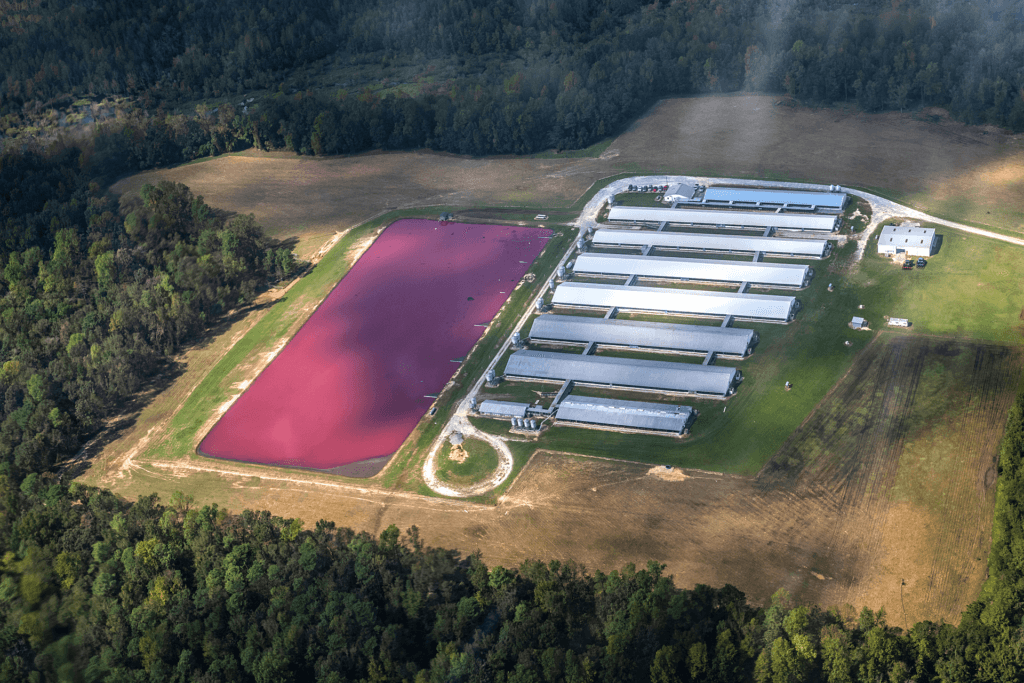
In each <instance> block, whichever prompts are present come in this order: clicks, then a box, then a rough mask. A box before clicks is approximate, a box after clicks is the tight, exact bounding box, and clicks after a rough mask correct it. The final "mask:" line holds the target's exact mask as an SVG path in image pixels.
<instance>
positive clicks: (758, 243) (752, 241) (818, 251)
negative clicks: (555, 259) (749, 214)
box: [593, 229, 828, 258]
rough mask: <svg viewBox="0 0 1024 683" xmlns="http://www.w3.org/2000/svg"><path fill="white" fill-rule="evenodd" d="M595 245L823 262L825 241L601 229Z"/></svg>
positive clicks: (594, 238)
mask: <svg viewBox="0 0 1024 683" xmlns="http://www.w3.org/2000/svg"><path fill="white" fill-rule="evenodd" d="M593 242H594V244H595V245H604V246H613V245H614V246H619V245H639V246H648V245H650V246H654V247H669V248H674V249H693V250H702V249H707V250H710V251H742V252H750V253H754V252H758V251H761V252H764V253H765V254H782V255H794V256H810V257H813V258H822V257H823V256H824V255H825V247H826V246H827V245H828V242H827V241H826V240H804V239H793V238H786V237H747V236H745V235H704V234H694V233H685V232H655V231H654V230H613V229H602V230H598V231H597V232H595V233H594V237H593Z"/></svg>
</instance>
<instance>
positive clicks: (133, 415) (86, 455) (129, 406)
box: [56, 359, 186, 481]
mask: <svg viewBox="0 0 1024 683" xmlns="http://www.w3.org/2000/svg"><path fill="white" fill-rule="evenodd" d="M185 368H186V364H185V363H182V362H181V361H178V360H173V359H168V360H165V361H164V362H163V363H161V365H160V366H159V367H158V368H157V370H156V371H155V372H154V373H153V374H152V375H150V376H149V377H148V378H147V379H146V380H145V381H144V382H143V384H142V387H141V388H140V389H139V391H137V392H136V393H134V394H133V395H131V396H129V397H128V398H126V399H125V400H123V401H121V402H120V403H119V404H117V405H115V406H112V407H111V409H110V413H109V415H107V417H106V418H105V420H104V425H103V427H101V428H100V430H98V431H96V432H93V433H92V434H86V435H83V437H82V440H83V442H84V445H83V447H82V449H81V450H79V452H78V453H77V454H75V455H74V456H72V457H71V458H69V459H67V460H64V461H62V462H59V463H57V465H56V468H57V470H58V471H59V472H60V477H61V479H62V480H68V481H70V480H72V479H77V478H78V477H80V476H82V475H83V474H85V473H86V472H88V471H89V469H91V468H92V460H93V458H95V457H96V456H97V455H99V454H100V453H102V452H103V450H104V449H105V448H106V447H107V446H109V445H110V444H112V443H113V442H115V441H117V440H118V439H120V438H121V437H122V436H124V435H125V434H127V433H128V432H129V431H131V429H132V428H133V427H134V426H135V423H136V422H137V421H138V418H139V415H140V414H141V413H142V411H143V410H144V409H145V408H146V407H147V406H148V405H150V403H152V402H153V400H154V399H155V398H156V397H157V396H159V395H160V394H161V393H163V392H164V391H165V390H167V389H168V388H170V387H171V385H173V384H174V382H175V381H176V380H177V379H178V378H179V377H181V375H182V374H183V373H184V372H185Z"/></svg>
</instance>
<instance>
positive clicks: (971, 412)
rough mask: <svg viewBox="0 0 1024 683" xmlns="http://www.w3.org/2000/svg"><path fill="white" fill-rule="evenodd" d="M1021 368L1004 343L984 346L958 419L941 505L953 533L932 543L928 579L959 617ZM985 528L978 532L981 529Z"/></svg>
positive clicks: (983, 537) (978, 352)
mask: <svg viewBox="0 0 1024 683" xmlns="http://www.w3.org/2000/svg"><path fill="white" fill-rule="evenodd" d="M1019 370H1020V361H1019V358H1018V357H1017V356H1016V355H1015V354H1013V353H1012V352H1010V351H1009V350H1008V349H1005V348H1002V347H992V346H980V347H978V348H977V349H976V351H975V358H974V364H973V368H972V378H971V379H972V381H971V383H970V389H969V396H968V398H967V400H966V401H965V405H964V410H962V411H961V413H960V416H959V420H958V421H957V426H958V429H957V439H956V441H955V444H954V449H953V453H954V454H955V455H954V457H955V462H956V463H957V467H956V469H955V470H954V472H953V473H952V475H951V476H950V477H949V478H948V480H947V482H946V486H945V487H944V495H943V502H942V508H943V512H944V513H949V515H950V516H949V519H950V522H949V523H948V524H947V525H946V527H947V528H948V529H951V530H952V533H949V532H947V533H945V534H943V535H942V536H941V538H940V541H939V543H937V544H934V545H933V552H932V554H931V555H932V557H931V562H930V566H929V571H928V576H929V579H930V581H929V585H930V587H931V588H932V589H933V590H936V591H938V593H939V594H940V595H941V596H943V599H942V600H941V601H940V602H939V603H938V604H937V605H936V607H938V608H939V609H941V610H943V611H945V612H947V613H948V614H949V615H950V617H951V618H955V617H956V613H957V612H958V611H959V609H962V607H963V605H964V604H965V603H966V602H967V601H968V600H969V599H970V598H971V597H972V596H969V595H965V590H966V586H965V585H964V584H965V583H966V582H967V579H968V576H969V575H970V573H971V570H972V565H973V564H974V563H975V562H977V561H978V560H977V559H976V553H978V552H979V551H980V552H982V553H984V552H986V549H985V547H984V546H985V541H986V540H987V536H988V533H989V529H990V525H991V519H990V515H989V514H988V510H987V504H986V498H987V497H988V492H987V490H986V489H985V485H984V478H985V472H986V470H987V468H988V466H989V463H991V462H992V454H993V453H995V452H996V451H997V449H998V444H999V440H1000V437H1001V434H1002V430H1003V424H1002V416H1004V415H1005V414H1006V412H1007V411H1008V410H1009V407H1010V404H1011V403H1012V400H1013V393H1014V392H1013V389H1014V387H1015V385H1016V378H1017V376H1018V373H1019ZM981 528H984V529H985V531H983V532H981V533H980V535H977V536H976V533H975V532H976V531H977V530H978V529H981Z"/></svg>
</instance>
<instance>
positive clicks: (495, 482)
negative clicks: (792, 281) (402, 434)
mask: <svg viewBox="0 0 1024 683" xmlns="http://www.w3.org/2000/svg"><path fill="white" fill-rule="evenodd" d="M674 183H699V184H701V185H711V184H712V183H713V184H717V185H723V184H727V185H736V186H750V187H763V186H765V185H770V186H771V187H781V188H786V189H791V190H815V191H818V192H828V191H829V186H828V185H817V184H814V183H790V182H776V181H765V180H747V179H743V178H706V177H702V176H679V175H649V176H633V177H631V178H623V179H621V180H616V181H613V182H611V183H609V184H608V185H605V186H604V187H603V188H601V189H600V190H598V192H597V193H596V194H595V195H594V196H593V198H592V199H591V200H590V201H589V202H587V205H586V206H585V207H583V211H581V212H580V215H579V217H578V218H577V219H576V220H575V221H574V222H573V225H574V226H576V227H577V228H579V229H580V230H581V231H584V230H586V229H588V228H589V229H591V230H596V229H597V228H598V227H600V225H599V223H598V222H597V214H598V211H600V209H601V206H602V205H603V204H604V203H605V202H606V201H608V199H609V198H610V197H611V196H612V195H614V194H618V193H620V192H625V191H626V189H627V188H628V187H629V186H630V185H672V184H674ZM843 191H844V192H847V193H849V194H852V195H856V196H858V197H860V198H862V199H864V200H866V201H867V202H868V203H869V204H870V205H871V223H870V224H869V225H868V226H867V228H865V229H864V230H862V231H861V233H860V234H859V235H857V254H856V260H858V261H859V260H860V258H861V257H862V256H863V255H864V249H865V248H866V247H867V244H868V241H869V240H870V239H871V235H872V234H873V233H874V231H875V230H876V229H877V228H878V226H879V225H881V224H882V223H884V222H885V221H886V220H888V219H890V218H896V217H900V218H911V219H914V220H920V221H927V222H929V223H936V224H938V225H944V226H946V227H949V228H955V229H957V230H962V231H963V232H967V233H970V234H972V235H978V236H980V237H988V238H990V239H994V240H1000V241H1002V242H1009V243H1010V244H1016V245H1017V246H1021V247H1024V239H1021V238H1018V237H1010V236H1008V235H1001V234H999V233H997V232H991V231H989V230H982V229H981V228H975V227H973V226H970V225H964V224H963V223H957V222H955V221H949V220H946V219H945V218H937V217H936V216H932V215H929V214H927V213H924V212H923V211H918V210H917V209H911V208H910V207H908V206H904V205H902V204H897V203H896V202H894V201H892V200H889V199H886V198H885V197H880V196H878V195H876V194H872V193H870V192H865V191H863V190H855V189H852V188H848V187H844V188H843ZM575 249H576V245H575V240H573V243H572V244H571V246H570V247H569V249H568V250H567V251H566V252H565V254H564V255H563V256H562V258H561V259H560V260H559V262H558V265H556V266H555V269H554V270H553V271H552V273H551V275H549V276H548V277H549V278H550V277H554V273H555V272H557V270H558V266H560V265H564V264H565V262H566V261H567V260H568V259H569V257H570V256H571V255H572V254H573V253H574V251H575ZM546 292H547V289H546V288H543V289H542V290H541V293H540V295H538V297H537V298H540V297H542V296H544V294H545V293H546ZM534 304H535V301H534V302H531V304H530V307H529V308H528V309H526V311H525V312H524V313H523V316H522V317H521V318H520V320H519V323H518V324H517V325H516V327H515V330H514V331H516V332H518V331H520V330H521V329H522V327H523V325H524V324H525V323H526V321H527V319H528V318H529V316H530V313H531V312H532V311H533V307H534ZM509 336H510V337H511V335H509ZM510 343H511V341H510V340H506V341H505V343H504V344H502V346H501V348H500V349H499V350H498V352H497V353H496V354H495V356H494V358H493V359H492V360H491V362H490V364H489V365H488V366H487V368H486V369H485V370H484V372H483V373H481V376H480V377H479V378H478V379H477V381H476V383H475V384H474V385H473V389H472V391H470V393H469V394H468V395H467V397H466V398H465V399H464V400H463V401H462V403H461V404H460V405H459V408H458V409H457V410H456V412H455V415H453V416H452V418H451V420H449V422H448V424H447V425H445V428H444V430H442V432H441V434H440V436H438V438H437V439H436V440H435V441H434V444H433V446H432V447H431V450H430V454H429V455H428V456H427V460H426V462H425V463H424V464H423V480H424V481H425V482H426V484H427V486H429V487H430V489H431V490H432V491H434V492H435V493H439V494H441V495H444V496H451V497H455V498H466V497H469V496H478V495H481V494H484V493H487V492H488V491H491V490H493V489H495V488H497V487H498V486H499V485H500V484H501V483H502V482H504V481H505V480H506V479H507V478H508V476H509V475H510V474H511V473H512V465H513V461H512V451H510V450H509V448H508V444H506V443H505V440H504V439H502V438H501V437H498V436H494V435H493V434H487V433H485V432H482V431H480V430H479V429H477V428H476V427H474V426H473V425H472V424H471V423H470V422H469V419H468V415H469V413H470V410H469V400H470V397H472V396H476V394H477V392H478V391H479V390H480V387H481V386H482V385H483V383H484V377H485V376H486V374H487V370H490V369H491V368H494V367H495V365H497V363H498V360H499V359H500V358H501V356H502V354H503V353H505V350H506V349H507V348H508V346H509V344H510ZM452 432H460V433H461V434H462V435H463V436H465V437H466V438H472V439H481V440H483V441H486V442H487V443H489V444H490V445H491V446H493V447H494V449H495V450H496V451H497V452H498V468H497V469H496V470H495V471H494V474H492V475H491V476H490V477H488V478H487V480H486V481H483V482H481V483H479V484H475V485H473V486H471V487H468V488H456V487H452V486H449V485H448V484H445V483H443V482H441V481H440V480H439V479H438V478H437V455H438V453H439V452H440V450H441V445H442V444H443V443H444V440H445V439H447V438H448V435H449V434H451V433H452Z"/></svg>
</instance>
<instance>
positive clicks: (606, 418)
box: [555, 396, 696, 434]
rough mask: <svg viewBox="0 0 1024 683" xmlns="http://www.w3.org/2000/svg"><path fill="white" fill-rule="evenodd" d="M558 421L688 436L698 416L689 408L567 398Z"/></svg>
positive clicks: (560, 408) (614, 400)
mask: <svg viewBox="0 0 1024 683" xmlns="http://www.w3.org/2000/svg"><path fill="white" fill-rule="evenodd" d="M555 417H556V418H558V420H559V422H575V423H581V424H584V425H591V426H593V425H601V426H609V427H619V428H622V429H630V430H633V429H636V430H643V431H654V432H669V433H672V434H685V433H687V432H688V431H689V429H690V423H691V422H693V419H694V417H696V413H695V412H694V410H693V408H691V407H690V406H676V405H670V404H667V403H649V402H647V401H623V400H619V399H614V398H593V397H590V396H567V397H566V398H565V400H563V401H562V402H561V403H560V404H559V405H558V412H557V413H556V414H555Z"/></svg>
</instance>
